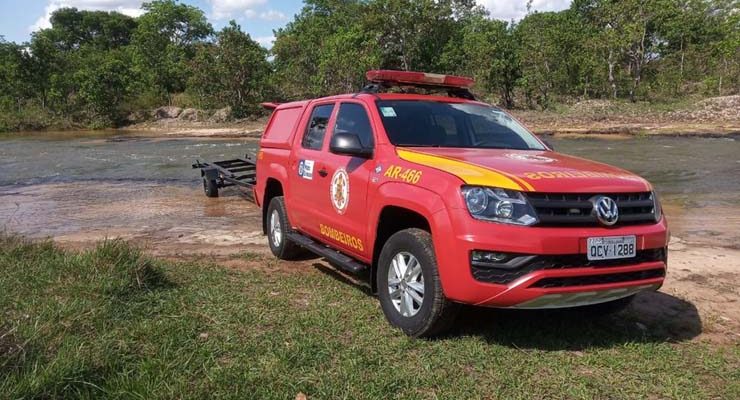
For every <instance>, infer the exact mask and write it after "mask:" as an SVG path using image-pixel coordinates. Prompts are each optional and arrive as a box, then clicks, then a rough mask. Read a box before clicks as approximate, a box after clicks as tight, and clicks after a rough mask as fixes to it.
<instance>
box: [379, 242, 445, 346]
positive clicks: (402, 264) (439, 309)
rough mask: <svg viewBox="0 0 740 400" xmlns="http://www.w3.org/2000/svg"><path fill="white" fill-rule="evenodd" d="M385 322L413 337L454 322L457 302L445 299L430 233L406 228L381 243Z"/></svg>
mask: <svg viewBox="0 0 740 400" xmlns="http://www.w3.org/2000/svg"><path fill="white" fill-rule="evenodd" d="M376 274H377V275H376V279H377V283H378V297H379V299H380V305H381V307H382V309H383V313H384V314H385V317H386V318H387V319H388V321H389V322H390V323H391V324H392V325H393V326H396V327H399V328H401V330H403V332H404V333H406V334H407V335H409V336H414V337H429V336H435V335H438V334H441V333H443V332H444V331H446V330H447V329H448V328H449V327H450V326H451V325H452V323H453V322H454V320H455V316H456V315H457V312H458V310H459V304H456V303H453V302H451V301H449V300H447V298H445V296H444V293H443V292H442V283H441V281H440V279H439V273H438V271H437V259H436V257H435V255H434V246H433V245H432V237H431V235H430V234H429V232H426V231H424V230H421V229H416V228H412V229H405V230H402V231H399V232H397V233H395V234H394V235H393V236H391V237H390V238H389V239H388V241H387V242H386V243H385V245H384V246H383V250H382V251H381V253H380V258H379V260H378V267H377V271H376Z"/></svg>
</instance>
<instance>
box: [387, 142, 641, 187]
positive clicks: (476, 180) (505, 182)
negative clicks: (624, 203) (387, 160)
mask: <svg viewBox="0 0 740 400" xmlns="http://www.w3.org/2000/svg"><path fill="white" fill-rule="evenodd" d="M397 152H398V156H399V157H401V158H402V159H404V160H407V161H410V162H414V163H417V164H421V165H424V166H427V167H431V168H436V169H439V170H442V171H445V172H449V173H451V174H453V175H456V176H457V177H459V178H460V179H462V180H463V181H464V182H465V183H467V184H470V185H484V186H496V187H504V188H508V189H515V190H524V191H534V192H547V193H606V192H609V193H617V192H621V193H624V192H644V191H649V190H652V188H651V186H650V184H649V183H648V182H647V181H646V180H645V179H643V178H641V177H639V176H637V175H635V174H633V173H631V172H629V171H625V170H623V169H620V168H616V167H612V166H610V165H606V164H602V163H598V162H594V161H590V160H586V159H583V158H578V157H573V156H568V155H565V154H560V153H556V152H553V151H532V150H526V151H524V150H509V149H458V148H436V147H435V148H431V147H414V148H398V149H397Z"/></svg>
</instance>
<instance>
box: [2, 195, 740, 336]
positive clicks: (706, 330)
mask: <svg viewBox="0 0 740 400" xmlns="http://www.w3.org/2000/svg"><path fill="white" fill-rule="evenodd" d="M221 194H222V196H221V197H220V198H217V199H209V198H206V197H205V196H204V195H203V194H202V193H201V190H200V189H199V188H195V187H193V188H189V187H182V186H168V185H163V184H154V183H151V184H138V185H136V186H135V187H132V184H131V183H120V184H119V183H105V184H100V183H96V184H94V185H92V184H88V183H86V182H77V183H64V184H44V185H34V186H28V187H21V188H14V189H9V188H5V189H0V227H4V229H5V230H7V231H8V232H14V233H20V234H23V235H27V236H30V237H35V238H46V237H50V238H53V240H54V241H55V242H57V243H59V244H61V245H62V246H64V247H68V248H75V249H77V248H89V247H91V246H93V245H94V244H95V243H96V242H97V241H100V240H102V239H105V238H117V237H120V238H124V239H128V240H131V241H133V242H134V243H136V244H138V245H140V246H142V247H143V248H144V249H146V251H147V252H148V253H150V254H152V255H154V256H158V257H165V258H175V259H199V260H202V259H204V258H205V259H210V260H214V261H216V262H219V263H221V264H224V265H227V266H229V267H232V268H254V267H259V268H275V269H278V270H279V271H280V272H283V273H284V272H297V271H301V273H319V272H318V271H317V269H316V268H313V267H312V265H313V264H315V263H316V260H307V261H303V262H297V263H284V262H276V263H272V262H271V263H269V265H268V266H267V267H266V266H265V265H263V264H265V263H264V262H260V261H259V258H261V257H259V256H260V255H264V256H266V257H269V249H268V247H267V243H266V239H265V237H264V236H263V235H262V232H261V218H260V210H259V209H258V208H257V207H256V206H255V205H254V204H252V203H250V202H248V201H246V200H245V196H244V195H243V194H242V193H240V192H238V191H236V190H226V191H222V192H221ZM665 209H666V213H667V215H668V218H669V219H670V221H672V224H671V226H672V234H673V237H672V240H671V244H670V246H669V272H668V278H667V280H666V283H665V285H664V286H663V288H661V290H660V292H658V293H646V294H642V295H640V296H639V297H638V299H637V301H636V302H635V303H634V305H633V308H634V312H633V313H632V316H633V317H634V319H635V322H634V323H635V324H637V326H638V327H640V329H644V330H645V331H646V333H647V332H650V331H656V330H661V331H665V332H662V334H663V335H667V337H672V338H675V339H676V340H698V341H710V342H722V343H727V342H732V343H740V249H738V247H737V243H735V241H734V240H723V241H717V240H715V241H709V240H706V238H704V237H702V235H701V234H697V231H696V226H694V225H693V224H692V222H691V216H690V215H688V214H686V213H684V212H682V211H681V209H680V208H679V207H674V206H671V205H670V204H668V205H666V206H665ZM723 214H724V215H725V216H727V215H729V216H730V217H723V218H719V217H718V218H717V219H716V221H713V222H712V224H713V226H714V228H715V229H722V230H725V232H726V234H727V237H728V238H737V237H738V235H740V213H738V210H734V211H730V212H729V214H727V213H723ZM717 215H720V214H717ZM703 223H706V222H705V221H704V222H703ZM716 243H726V244H727V246H726V247H716V245H713V244H716ZM255 255H256V256H257V260H255V257H254V256H255Z"/></svg>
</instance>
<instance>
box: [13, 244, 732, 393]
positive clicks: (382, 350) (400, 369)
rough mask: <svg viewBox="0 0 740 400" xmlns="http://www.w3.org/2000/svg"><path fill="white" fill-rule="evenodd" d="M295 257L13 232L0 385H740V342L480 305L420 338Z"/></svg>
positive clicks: (631, 389) (389, 389)
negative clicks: (200, 258) (238, 262)
mask: <svg viewBox="0 0 740 400" xmlns="http://www.w3.org/2000/svg"><path fill="white" fill-rule="evenodd" d="M253 257H254V256H251V255H250V256H249V258H250V259H251V258H253ZM296 268H305V269H306V271H305V272H303V273H301V272H285V271H284V270H283V271H279V270H276V271H274V272H265V271H264V270H260V271H258V270H255V271H234V270H231V269H226V268H222V267H219V266H217V265H199V264H196V263H173V262H164V261H157V260H151V259H148V258H146V257H143V256H142V255H141V254H140V253H139V251H137V250H136V249H134V248H131V247H130V246H128V245H127V244H126V243H124V242H120V241H108V242H104V243H101V244H100V245H99V246H98V247H97V249H95V250H93V251H90V252H83V253H76V252H67V251H62V250H59V249H57V248H55V247H54V246H53V245H51V244H49V243H29V242H26V241H24V240H22V239H18V238H15V237H4V238H0V313H1V314H0V398H58V397H75V398H77V397H82V398H90V397H100V398H147V399H148V398H236V399H247V398H249V399H252V398H255V399H292V398H294V397H295V396H296V394H297V393H299V392H302V393H305V394H307V395H308V398H309V399H334V398H346V399H362V398H376V399H395V398H398V399H401V398H410V399H415V398H443V399H465V398H500V399H510V398H584V399H590V398H609V399H613V398H616V399H619V398H677V399H692V398H727V399H736V398H740V372H738V371H739V368H738V367H739V366H740V362H739V360H740V350H739V349H738V346H734V345H710V344H704V343H696V342H688V341H681V339H678V338H677V337H669V336H666V335H657V336H656V335H650V334H647V333H645V331H644V330H641V329H638V328H637V327H635V324H634V323H633V322H629V321H622V320H619V319H609V320H601V321H589V320H584V319H583V318H579V317H573V316H571V317H568V316H566V315H560V314H555V315H553V314H545V313H521V312H519V313H511V312H509V313H503V312H500V311H498V312H496V311H486V310H475V309H472V310H466V311H465V313H464V315H463V316H462V318H461V320H460V321H459V324H458V327H457V328H456V330H455V331H453V332H452V333H451V334H450V335H449V336H447V337H444V338H439V339H436V340H414V339H409V338H406V337H405V336H403V335H402V334H401V333H400V332H399V331H397V330H394V329H391V328H390V327H389V326H388V325H387V323H386V322H385V320H384V318H383V315H382V313H381V311H380V309H379V306H378V303H377V301H376V300H375V298H373V297H371V296H369V295H368V294H367V293H366V291H365V290H362V289H361V288H358V287H357V286H354V285H352V284H349V283H347V282H342V281H341V280H340V279H338V276H337V275H335V274H332V273H328V272H326V270H323V269H320V268H317V267H310V266H305V264H297V265H296ZM322 271H323V272H322Z"/></svg>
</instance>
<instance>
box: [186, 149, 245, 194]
mask: <svg viewBox="0 0 740 400" xmlns="http://www.w3.org/2000/svg"><path fill="white" fill-rule="evenodd" d="M256 160H257V157H256V153H247V154H245V156H244V158H233V159H230V160H223V161H214V162H211V163H207V162H200V161H198V160H195V164H193V169H200V176H201V177H202V178H203V191H204V192H205V194H206V196H208V197H218V190H219V189H221V188H225V187H229V186H241V187H243V188H246V189H249V191H248V193H249V194H252V188H254V185H255V183H256V182H257V162H256Z"/></svg>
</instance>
